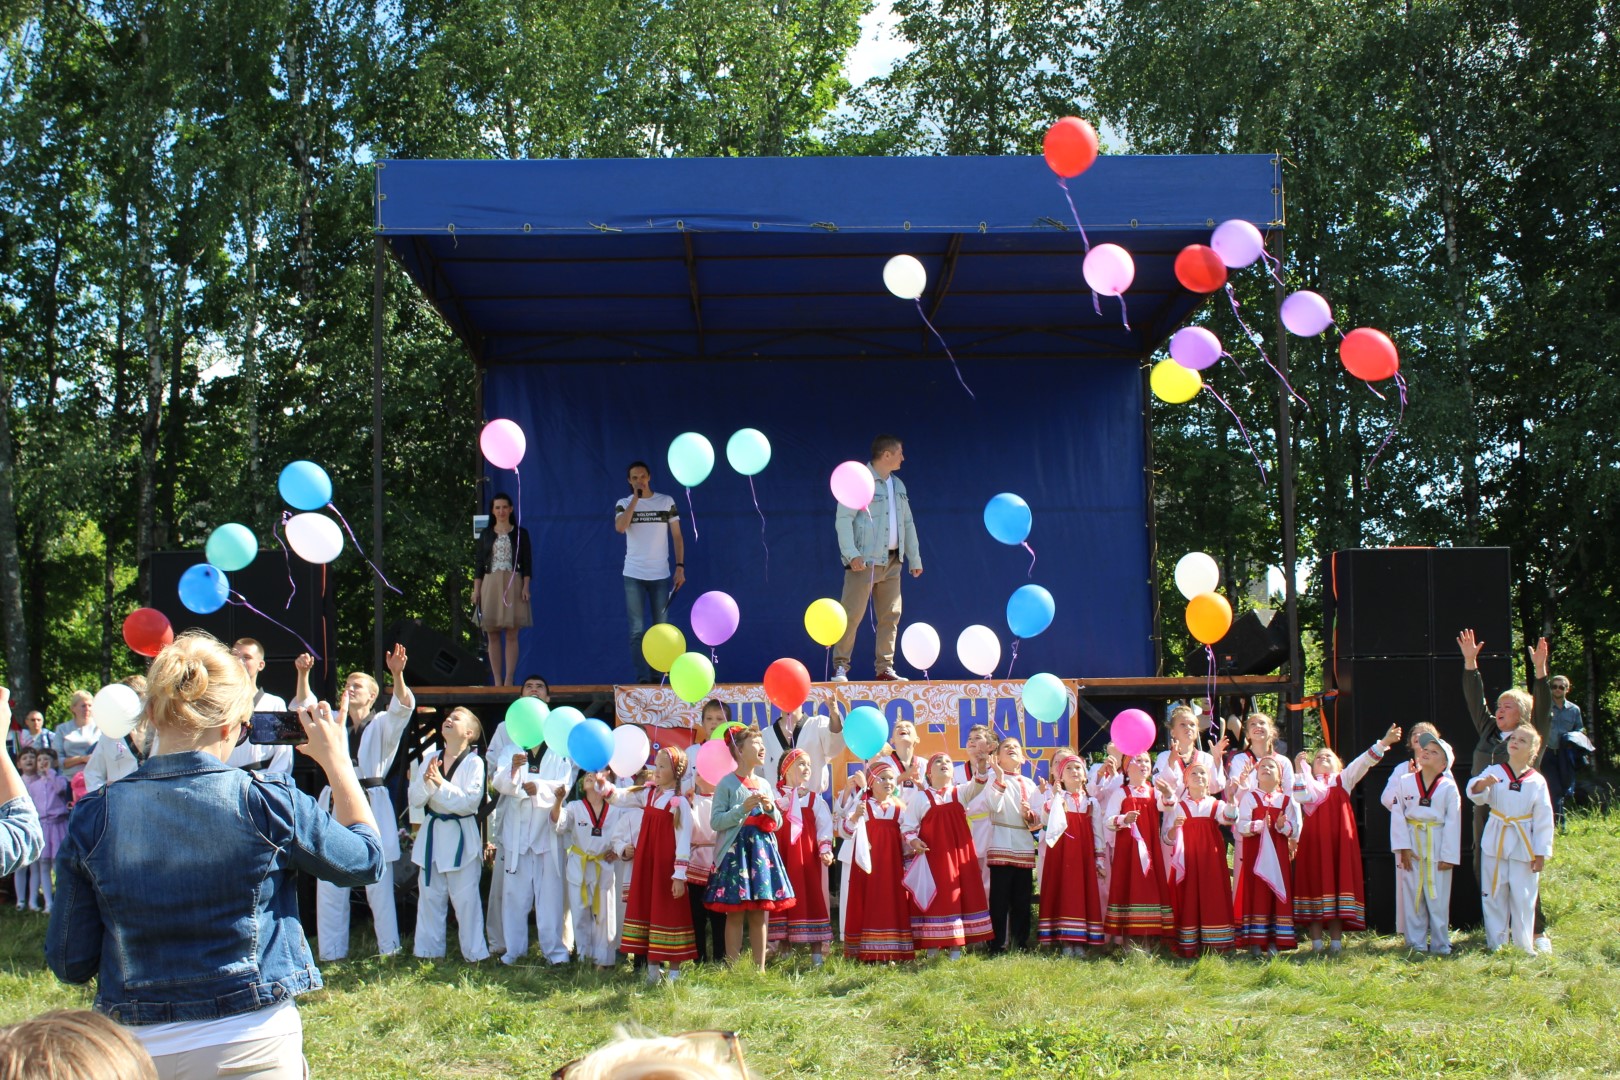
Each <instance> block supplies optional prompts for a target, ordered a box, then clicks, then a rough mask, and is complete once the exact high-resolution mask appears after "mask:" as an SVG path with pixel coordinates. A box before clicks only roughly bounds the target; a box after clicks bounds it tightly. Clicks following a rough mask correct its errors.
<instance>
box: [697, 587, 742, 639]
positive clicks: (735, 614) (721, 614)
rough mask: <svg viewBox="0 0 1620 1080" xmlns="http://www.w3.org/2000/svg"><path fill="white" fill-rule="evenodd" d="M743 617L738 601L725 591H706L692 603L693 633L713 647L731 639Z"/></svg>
mask: <svg viewBox="0 0 1620 1080" xmlns="http://www.w3.org/2000/svg"><path fill="white" fill-rule="evenodd" d="M741 619H742V613H741V612H739V611H738V610H737V601H735V600H733V599H732V598H731V597H730V596H729V595H727V594H726V593H723V592H706V593H704V594H703V595H702V596H700V597H698V598H697V599H696V600H695V601H693V603H692V633H694V634H696V635H697V638H698V640H699V641H701V642H703V644H705V645H707V646H709V647H710V648H711V649H712V648H715V647H716V646H719V645H724V644H725V643H726V642H727V641H730V640H731V635H732V634H735V633H736V632H737V623H738V622H739V621H741Z"/></svg>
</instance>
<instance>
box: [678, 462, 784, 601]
mask: <svg viewBox="0 0 1620 1080" xmlns="http://www.w3.org/2000/svg"><path fill="white" fill-rule="evenodd" d="M748 491H749V494H751V495H753V496H754V512H755V513H756V514H758V515H759V546H760V547H762V548H764V549H765V580H766V581H770V580H771V545H769V544H767V543H766V542H765V511H763V510H761V509H760V508H759V492H757V491H755V490H754V478H753V477H752V476H750V477H749V478H748ZM693 535H694V536H696V535H697V534H696V533H693Z"/></svg>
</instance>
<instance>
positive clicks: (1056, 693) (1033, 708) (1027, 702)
mask: <svg viewBox="0 0 1620 1080" xmlns="http://www.w3.org/2000/svg"><path fill="white" fill-rule="evenodd" d="M1068 707H1069V690H1068V688H1067V687H1066V686H1064V685H1063V680H1062V679H1060V678H1058V677H1057V676H1056V675H1049V674H1047V673H1046V672H1044V671H1043V672H1041V673H1039V674H1037V675H1031V676H1030V677H1029V678H1027V679H1025V680H1024V711H1025V712H1026V713H1028V714H1029V715H1031V716H1033V717H1034V718H1035V719H1037V720H1039V721H1040V722H1041V723H1043V724H1055V723H1057V722H1058V721H1059V720H1061V719H1062V718H1063V710H1065V709H1067V708H1068Z"/></svg>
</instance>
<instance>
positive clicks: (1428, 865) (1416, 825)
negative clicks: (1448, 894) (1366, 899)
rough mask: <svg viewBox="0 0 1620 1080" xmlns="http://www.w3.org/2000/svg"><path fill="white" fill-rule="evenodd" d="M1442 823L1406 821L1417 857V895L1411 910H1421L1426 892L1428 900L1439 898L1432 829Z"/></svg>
mask: <svg viewBox="0 0 1620 1080" xmlns="http://www.w3.org/2000/svg"><path fill="white" fill-rule="evenodd" d="M1442 824H1444V823H1443V822H1439V821H1408V822H1407V823H1406V825H1407V828H1409V829H1412V830H1414V831H1413V833H1412V841H1413V843H1412V846H1413V848H1415V849H1416V854H1417V857H1418V888H1417V896H1415V897H1413V910H1415V911H1418V912H1421V911H1422V910H1423V896H1424V894H1425V893H1427V894H1428V897H1429V899H1430V900H1436V899H1439V895H1440V882H1439V876H1438V866H1437V860H1436V859H1435V857H1434V830H1436V829H1438V828H1440V826H1441V825H1442Z"/></svg>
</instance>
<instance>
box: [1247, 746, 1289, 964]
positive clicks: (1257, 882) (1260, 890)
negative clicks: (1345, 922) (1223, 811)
mask: <svg viewBox="0 0 1620 1080" xmlns="http://www.w3.org/2000/svg"><path fill="white" fill-rule="evenodd" d="M1282 780H1283V778H1282V769H1281V768H1280V762H1279V761H1278V759H1277V755H1275V754H1269V755H1266V756H1264V757H1262V758H1260V763H1259V764H1258V765H1257V766H1255V767H1254V787H1253V788H1249V789H1246V790H1242V791H1241V792H1237V793H1235V794H1237V800H1238V820H1237V825H1236V826H1235V827H1234V829H1233V830H1232V831H1233V832H1234V834H1236V835H1237V836H1239V837H1241V838H1242V846H1241V852H1242V853H1241V856H1240V861H1241V863H1242V868H1241V869H1240V870H1239V872H1238V876H1237V882H1236V885H1235V887H1234V889H1233V894H1232V909H1233V912H1234V918H1233V921H1234V922H1235V923H1236V924H1237V945H1238V947H1239V948H1243V947H1245V946H1247V947H1248V950H1249V952H1250V953H1252V954H1254V955H1255V956H1259V955H1260V953H1261V951H1262V950H1264V951H1265V952H1267V953H1269V954H1270V955H1272V956H1276V955H1277V953H1278V951H1279V950H1281V949H1292V948H1293V947H1294V946H1295V945H1297V944H1298V943H1299V942H1298V939H1297V938H1296V937H1295V934H1294V899H1293V877H1294V873H1293V871H1294V867H1293V857H1294V844H1295V843H1296V842H1297V841H1298V838H1299V824H1300V815H1299V803H1297V802H1295V801H1294V799H1293V797H1292V796H1290V795H1288V794H1286V793H1285V791H1284V789H1283V786H1282ZM1239 787H1240V788H1241V787H1242V785H1241V784H1240V785H1239Z"/></svg>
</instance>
